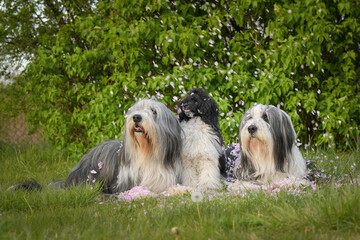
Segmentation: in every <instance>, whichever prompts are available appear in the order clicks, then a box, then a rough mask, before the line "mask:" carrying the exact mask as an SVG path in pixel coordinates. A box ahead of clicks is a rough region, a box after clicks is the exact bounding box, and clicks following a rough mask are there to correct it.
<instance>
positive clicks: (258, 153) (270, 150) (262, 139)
mask: <svg viewBox="0 0 360 240" xmlns="http://www.w3.org/2000/svg"><path fill="white" fill-rule="evenodd" d="M266 108H267V106H266V105H262V104H259V105H256V106H254V107H252V108H251V109H249V111H248V112H247V113H245V115H247V116H246V117H248V118H250V117H251V118H250V119H248V120H246V121H244V122H242V126H241V130H240V138H241V150H242V151H243V153H245V154H246V155H247V156H248V157H249V159H250V160H251V162H252V164H253V165H254V168H255V173H254V174H253V177H255V178H260V179H258V180H259V181H262V182H269V181H279V180H282V179H284V178H286V177H302V176H304V174H305V171H306V163H305V161H304V159H303V157H302V155H301V153H300V151H299V149H298V148H297V146H296V143H295V142H294V143H292V147H291V151H290V152H289V153H287V154H286V159H285V164H284V172H281V171H278V170H277V169H276V162H275V161H276V160H275V159H274V151H275V150H274V139H273V135H272V132H271V126H270V124H269V123H267V122H266V121H264V120H263V118H262V116H263V113H264V111H265V110H266ZM276 113H277V115H276V116H271V117H273V118H275V119H277V118H280V116H281V115H286V118H287V121H289V123H290V126H291V129H283V130H284V131H286V133H287V134H292V135H294V136H296V134H295V130H294V128H293V126H292V123H291V119H290V117H289V116H288V115H287V114H286V113H285V112H284V111H282V110H280V109H278V111H277V112H276ZM279 121H280V120H279ZM251 125H255V126H256V127H257V128H258V130H257V132H256V134H255V136H251V134H250V133H249V131H248V128H249V126H251ZM238 167H239V166H238ZM240 167H241V166H240Z"/></svg>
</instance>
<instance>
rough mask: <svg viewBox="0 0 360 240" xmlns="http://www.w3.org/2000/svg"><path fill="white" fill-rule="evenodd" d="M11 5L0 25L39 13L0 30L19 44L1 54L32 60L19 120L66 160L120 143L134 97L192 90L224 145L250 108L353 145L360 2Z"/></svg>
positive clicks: (324, 140)
mask: <svg viewBox="0 0 360 240" xmlns="http://www.w3.org/2000/svg"><path fill="white" fill-rule="evenodd" d="M5 2H6V4H7V5H6V9H7V8H10V9H13V8H11V7H13V6H12V5H11V2H13V1H5ZM15 2H19V3H23V4H22V5H21V4H18V6H17V8H16V10H12V11H10V12H9V13H6V14H5V12H6V11H3V10H2V11H1V12H2V13H1V14H2V15H1V16H4V15H8V16H9V17H13V16H18V15H19V14H20V13H21V12H26V11H28V12H31V13H32V14H33V15H34V14H35V15H37V16H38V18H34V17H33V18H31V19H32V21H33V22H32V23H31V21H30V23H25V21H24V20H25V19H27V18H22V17H21V18H20V20H19V22H18V23H12V21H11V20H8V21H5V23H6V24H5V25H3V24H2V25H1V27H2V28H6V32H5V34H3V35H1V38H0V40H1V45H2V46H5V45H6V44H7V41H8V40H6V39H9V38H11V37H13V36H17V37H18V38H20V39H22V40H23V43H25V45H21V44H18V43H16V42H13V43H14V45H13V46H14V47H13V48H12V47H10V45H6V46H7V48H6V51H7V54H9V55H11V56H16V54H15V52H16V51H19V52H18V53H22V54H23V53H24V54H25V53H26V54H30V57H29V59H30V60H31V63H29V64H28V65H27V67H26V70H25V71H24V72H23V74H22V75H21V77H20V78H19V79H18V80H17V84H22V86H24V89H25V92H24V94H26V96H27V98H26V101H27V103H26V104H27V106H29V107H30V108H31V111H29V113H28V115H27V120H28V122H29V123H30V124H32V125H33V126H40V127H42V128H43V129H44V132H45V134H46V136H47V138H48V139H49V140H51V141H53V142H54V143H56V144H57V146H59V147H67V148H68V149H70V150H71V151H72V152H74V153H83V152H84V151H85V147H87V146H88V145H91V146H93V145H95V144H96V143H98V142H100V141H102V140H103V139H106V138H114V137H119V138H120V137H121V134H122V130H123V126H124V115H125V113H126V111H127V109H128V108H129V107H130V106H131V105H132V104H133V103H134V102H135V101H136V100H138V99H139V98H144V97H150V96H156V97H157V98H159V99H160V101H162V102H164V103H166V104H167V106H168V107H169V108H170V109H174V105H175V103H176V101H177V99H179V98H181V97H183V96H184V94H185V92H186V91H188V90H190V89H191V88H193V87H204V88H206V89H207V91H208V92H209V93H210V94H211V95H212V96H213V97H214V98H215V100H216V101H217V102H218V103H219V106H220V110H221V121H220V126H221V129H222V131H223V134H224V138H225V140H226V141H227V142H234V141H237V140H236V138H237V134H238V130H239V129H238V128H239V123H240V119H241V117H242V115H243V113H244V111H246V109H247V108H248V107H250V106H251V105H253V104H254V103H263V104H273V105H276V106H279V107H281V108H282V109H284V110H285V111H287V112H288V114H289V115H290V117H291V119H292V120H293V123H294V126H295V129H296V131H297V133H298V137H299V141H301V142H302V143H305V144H309V143H314V144H316V145H326V146H329V147H334V146H336V147H339V148H346V147H348V146H349V145H351V144H353V143H354V142H355V141H356V139H357V138H358V136H359V129H358V124H359V122H360V97H359V90H360V83H359V77H358V76H359V71H360V68H359V62H360V61H359V60H360V59H359V53H360V20H359V19H360V3H359V2H357V1H350V0H305V1H279V0H272V1H253V0H242V1H240V0H237V1H235V0H234V1H225V0H217V1H216V0H215V1H191V0H189V1H178V0H176V1H165V0H139V1H133V0H113V1H65V0H58V1H45V0H44V1H40V0H39V1H34V2H33V3H31V4H30V3H27V1H15ZM50 2H51V3H50ZM79 2H81V4H80V3H79ZM9 4H10V5H9ZM14 9H15V7H14ZM25 15H26V16H30V15H31V14H30V15H29V14H25ZM3 19H4V18H2V22H3ZM29 19H30V17H29ZM36 19H37V20H36ZM45 20H46V21H45ZM42 22H43V23H44V24H41V23H42ZM10 23H11V24H10ZM18 26H20V28H21V29H22V30H23V31H20V32H19V31H18V32H17V33H14V32H15V31H17V30H16V29H17V27H18ZM14 29H15V30H14ZM24 29H26V30H29V31H30V32H31V31H32V32H33V33H32V34H33V35H32V34H28V35H27V31H25V30H24ZM32 36H35V37H34V38H32ZM4 39H5V40H4ZM14 39H15V38H14ZM26 42H29V48H30V49H27V47H28V46H27V45H26ZM34 42H35V43H34ZM12 50H13V51H15V52H11V51H12Z"/></svg>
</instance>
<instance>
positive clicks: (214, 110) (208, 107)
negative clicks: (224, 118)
mask: <svg viewBox="0 0 360 240" xmlns="http://www.w3.org/2000/svg"><path fill="white" fill-rule="evenodd" d="M199 97H200V96H199ZM198 103H199V105H198V113H199V116H200V117H201V119H202V120H203V121H204V122H205V123H207V124H209V125H211V126H213V127H216V128H218V126H219V106H218V104H217V103H216V102H215V100H214V99H213V98H211V97H208V96H206V97H203V98H201V100H199V101H198Z"/></svg>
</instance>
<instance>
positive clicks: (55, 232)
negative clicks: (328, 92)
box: [0, 144, 360, 239]
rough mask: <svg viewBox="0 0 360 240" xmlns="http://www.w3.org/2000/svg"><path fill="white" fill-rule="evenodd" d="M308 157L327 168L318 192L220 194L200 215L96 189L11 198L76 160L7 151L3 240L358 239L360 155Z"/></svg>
mask: <svg viewBox="0 0 360 240" xmlns="http://www.w3.org/2000/svg"><path fill="white" fill-rule="evenodd" d="M304 157H305V158H306V159H311V160H312V161H313V162H315V163H316V166H317V167H318V168H320V169H323V172H322V175H323V179H324V181H323V182H321V183H318V184H317V189H316V190H315V191H312V190H310V189H309V190H306V191H304V192H302V193H301V194H290V193H288V192H286V191H281V192H280V193H279V194H277V195H269V194H265V193H263V192H259V193H250V194H247V195H245V196H244V197H241V196H230V195H229V194H227V193H226V192H221V193H220V194H218V195H217V197H216V198H215V199H213V200H209V198H208V197H205V198H204V200H203V201H202V202H200V203H199V212H200V215H199V214H198V210H197V204H196V203H194V202H192V200H191V198H190V194H185V195H183V196H177V197H169V198H150V199H143V200H138V201H134V202H122V201H118V200H116V199H112V198H104V197H102V196H101V194H100V193H99V190H98V189H96V188H95V189H93V190H91V189H89V188H79V187H78V188H73V189H67V190H54V189H45V190H43V191H41V192H39V191H34V192H31V193H29V192H25V191H17V192H11V191H6V189H7V188H8V187H9V186H11V185H12V184H14V183H16V182H19V181H23V180H26V179H29V178H34V179H37V180H38V181H39V182H42V183H47V182H50V181H52V180H53V179H64V178H65V177H66V174H67V173H68V171H69V170H70V169H71V168H72V167H73V166H74V165H75V164H76V162H77V160H74V159H73V160H72V159H69V158H67V155H66V153H62V154H59V153H57V154H55V151H54V150H53V149H52V148H51V147H50V146H44V145H29V146H22V147H14V146H11V145H7V144H0V166H1V174H0V199H1V206H0V239H359V238H360V185H359V184H360V181H359V179H360V176H359V173H360V153H359V152H358V151H352V152H348V153H336V152H331V151H325V152H324V151H318V152H306V153H304ZM325 175H326V176H325ZM222 193H223V194H222Z"/></svg>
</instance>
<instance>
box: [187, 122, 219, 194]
mask: <svg viewBox="0 0 360 240" xmlns="http://www.w3.org/2000/svg"><path fill="white" fill-rule="evenodd" d="M181 127H182V129H183V132H184V134H183V135H182V138H183V149H182V154H181V159H182V164H183V173H182V179H183V184H184V185H185V186H190V187H193V188H197V189H200V190H206V189H216V188H220V187H221V181H220V179H221V176H220V172H219V167H218V164H219V163H218V159H219V156H220V153H221V152H222V149H221V146H220V144H219V142H220V140H219V139H218V137H217V136H216V135H215V134H214V133H213V130H212V128H211V127H210V126H209V125H208V124H206V123H204V122H203V121H202V120H201V118H200V117H194V118H192V119H190V120H188V121H187V122H186V121H183V122H181Z"/></svg>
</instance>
